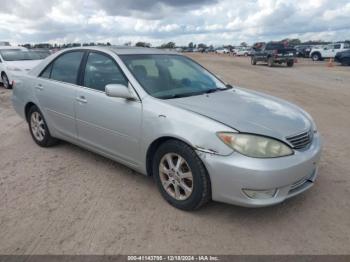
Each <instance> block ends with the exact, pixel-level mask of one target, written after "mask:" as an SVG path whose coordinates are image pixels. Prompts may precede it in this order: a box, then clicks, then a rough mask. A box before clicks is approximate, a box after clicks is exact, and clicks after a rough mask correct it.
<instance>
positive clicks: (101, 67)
mask: <svg viewBox="0 0 350 262" xmlns="http://www.w3.org/2000/svg"><path fill="white" fill-rule="evenodd" d="M85 60H86V62H85V63H86V65H85V67H84V68H83V76H82V79H81V85H82V86H83V87H81V88H79V90H78V92H77V95H76V121H77V129H78V136H79V140H80V142H81V143H83V144H85V145H86V146H88V147H92V148H95V149H98V150H99V151H101V152H103V153H105V154H108V155H110V156H113V157H116V158H118V159H119V160H121V161H125V162H127V163H129V164H132V165H136V161H135V159H137V156H138V152H139V141H140V131H141V114H142V104H141V102H140V101H130V100H127V99H124V98H116V97H109V96H107V95H106V93H105V86H106V85H108V84H122V85H126V86H127V85H128V80H127V78H126V77H125V75H124V74H123V72H122V71H121V69H120V67H119V66H118V64H117V63H116V62H115V60H114V59H113V58H112V57H110V56H109V55H107V54H105V53H102V52H95V51H91V52H89V54H87V56H86V58H85Z"/></svg>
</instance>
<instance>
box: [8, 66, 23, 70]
mask: <svg viewBox="0 0 350 262" xmlns="http://www.w3.org/2000/svg"><path fill="white" fill-rule="evenodd" d="M7 70H9V71H22V69H21V68H18V67H14V66H8V67H7Z"/></svg>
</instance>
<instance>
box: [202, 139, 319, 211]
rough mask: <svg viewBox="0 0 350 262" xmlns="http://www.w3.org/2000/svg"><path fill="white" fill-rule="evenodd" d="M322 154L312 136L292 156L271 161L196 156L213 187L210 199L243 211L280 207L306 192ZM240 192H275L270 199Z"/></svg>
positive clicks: (244, 157) (315, 174)
mask: <svg viewBox="0 0 350 262" xmlns="http://www.w3.org/2000/svg"><path fill="white" fill-rule="evenodd" d="M320 154H321V139H320V136H319V134H318V133H316V134H315V135H314V139H313V142H312V144H311V145H310V146H309V147H308V148H307V149H305V150H303V151H301V150H296V151H295V154H294V155H292V156H287V157H280V158H273V159H259V158H251V157H246V156H243V155H241V154H239V153H237V152H234V153H232V154H231V155H229V156H219V155H214V154H208V153H199V156H200V157H201V159H202V161H203V163H204V164H205V166H206V168H207V170H208V173H209V176H210V180H211V186H212V199H213V200H215V201H218V202H224V203H229V204H235V205H240V206H246V207H261V206H269V205H274V204H277V203H280V202H282V201H284V200H286V199H287V198H290V197H293V196H295V195H298V194H300V193H302V192H304V191H305V190H307V189H309V188H310V187H311V186H312V185H313V182H314V181H315V179H316V176H317V165H318V162H319V159H320ZM243 189H252V190H271V189H276V190H277V191H276V193H275V195H274V196H273V197H270V198H267V199H256V198H254V199H253V198H250V197H248V196H247V195H246V194H245V193H243Z"/></svg>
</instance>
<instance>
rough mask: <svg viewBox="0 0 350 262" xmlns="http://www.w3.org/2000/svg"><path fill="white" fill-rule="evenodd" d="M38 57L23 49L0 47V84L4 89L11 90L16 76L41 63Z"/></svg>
mask: <svg viewBox="0 0 350 262" xmlns="http://www.w3.org/2000/svg"><path fill="white" fill-rule="evenodd" d="M41 60H42V58H41V57H40V55H38V54H36V53H34V52H32V51H28V50H27V49H26V48H23V47H11V46H1V47H0V74H1V78H0V82H1V83H2V84H3V86H4V87H5V88H6V89H10V88H12V85H13V81H14V78H15V76H16V75H18V74H21V73H26V72H28V71H29V70H31V69H32V68H33V67H35V66H36V65H37V64H39V63H40V62H41Z"/></svg>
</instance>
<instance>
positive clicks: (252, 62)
mask: <svg viewBox="0 0 350 262" xmlns="http://www.w3.org/2000/svg"><path fill="white" fill-rule="evenodd" d="M250 63H251V64H252V65H256V59H255V57H252V58H251V59H250Z"/></svg>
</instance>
